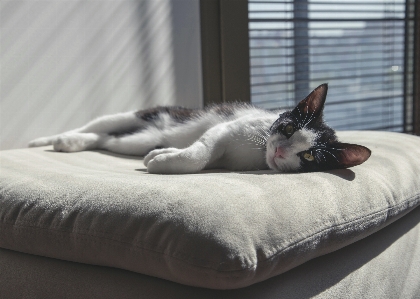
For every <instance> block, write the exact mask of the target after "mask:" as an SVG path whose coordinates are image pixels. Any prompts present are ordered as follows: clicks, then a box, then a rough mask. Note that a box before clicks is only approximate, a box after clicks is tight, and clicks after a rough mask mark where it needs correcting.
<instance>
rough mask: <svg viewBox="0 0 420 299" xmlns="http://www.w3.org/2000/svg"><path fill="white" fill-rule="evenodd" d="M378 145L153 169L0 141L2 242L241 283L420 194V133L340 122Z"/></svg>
mask: <svg viewBox="0 0 420 299" xmlns="http://www.w3.org/2000/svg"><path fill="white" fill-rule="evenodd" d="M339 136H340V138H341V140H342V141H343V142H351V143H359V144H362V145H365V146H367V147H369V148H370V149H371V150H372V156H371V158H370V159H369V160H368V161H367V162H366V163H364V164H362V165H360V166H357V167H354V168H351V169H347V170H336V171H329V172H322V173H307V174H278V173H274V172H271V171H255V172H244V173H237V172H236V173H235V172H226V171H207V172H203V173H199V174H194V175H151V174H148V173H147V172H146V170H145V168H144V166H143V164H142V161H141V159H137V158H133V157H126V156H118V155H113V154H109V153H106V152H80V153H73V154H64V153H57V152H53V151H51V149H50V148H32V149H22V150H12V151H3V152H0V163H1V170H0V247H2V248H5V249H11V250H15V251H20V252H25V253H31V254H36V255H42V256H46V257H53V258H58V259H63V260H68V261H76V262H81V263H88V264H94V265H105V266H111V267H116V268H122V269H126V270H131V271H134V272H138V273H143V274H147V275H151V276H156V277H160V278H164V279H168V280H172V281H175V282H179V283H182V284H187V285H191V286H199V287H206V288H215V289H233V288H240V287H246V286H249V285H251V284H254V283H256V282H260V281H263V280H266V279H268V278H270V277H273V276H275V275H278V274H280V273H283V272H285V271H288V270H290V269H292V268H294V267H296V266H298V265H300V264H302V263H304V262H306V261H308V260H310V259H313V258H315V257H318V256H320V255H324V254H326V253H329V252H332V251H335V250H337V249H339V248H342V247H344V246H346V245H349V244H350V243H353V242H355V241H358V240H360V239H362V238H364V237H366V236H368V235H370V234H372V233H373V232H376V231H378V230H380V229H381V228H383V227H384V226H386V225H387V224H389V223H391V222H393V221H394V220H396V219H398V218H400V217H402V216H403V215H405V214H406V213H407V212H409V211H410V210H412V209H413V208H414V207H415V206H417V205H418V204H419V202H420V182H419V180H418V174H419V173H420V160H419V159H418V154H419V148H420V138H419V137H415V136H410V135H404V134H398V133H390V132H341V133H339Z"/></svg>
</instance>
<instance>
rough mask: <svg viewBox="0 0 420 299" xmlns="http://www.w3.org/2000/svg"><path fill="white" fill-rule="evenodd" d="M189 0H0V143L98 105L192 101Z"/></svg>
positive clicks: (197, 89)
mask: <svg viewBox="0 0 420 299" xmlns="http://www.w3.org/2000/svg"><path fill="white" fill-rule="evenodd" d="M198 5H199V1H197V0H137V1H132V0H130V1H125V0H119V1H118V0H114V1H106V0H102V1H95V0H71V1H70V0H48V1H38V0H26V1H19V0H11V1H5V0H0V149H12V148H19V147H25V146H26V144H27V142H28V141H30V140H31V139H33V138H36V137H40V136H45V135H51V134H56V133H59V132H63V131H66V130H69V129H73V128H75V127H78V126H81V125H83V124H84V123H86V122H87V121H89V120H91V119H92V118H94V117H97V116H100V115H103V114H109V113H116V112H121V111H129V110H137V109H142V108H147V107H151V106H155V105H183V106H187V107H201V106H202V82H201V78H202V77H201V57H200V35H199V34H200V27H199V6H198Z"/></svg>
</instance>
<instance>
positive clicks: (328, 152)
mask: <svg viewBox="0 0 420 299" xmlns="http://www.w3.org/2000/svg"><path fill="white" fill-rule="evenodd" d="M318 150H320V151H323V152H325V153H327V154H330V155H331V156H333V157H334V159H336V160H337V162H340V161H339V160H338V159H337V157H336V156H335V155H334V154H333V153H331V152H330V151H327V150H324V149H318Z"/></svg>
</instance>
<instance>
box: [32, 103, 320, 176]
mask: <svg viewBox="0 0 420 299" xmlns="http://www.w3.org/2000/svg"><path fill="white" fill-rule="evenodd" d="M277 118H278V113H274V112H268V111H264V110H261V109H257V108H252V107H248V106H244V107H241V106H238V108H237V109H236V110H235V112H234V114H233V115H231V116H229V117H226V116H221V115H220V114H218V113H216V112H211V111H210V112H207V113H204V114H202V115H201V116H199V117H197V118H195V119H193V120H191V121H188V122H186V123H183V124H179V123H176V122H175V121H174V120H173V119H172V118H171V117H170V116H169V115H167V114H164V113H162V114H160V117H159V119H157V120H156V121H155V122H154V125H153V126H150V124H149V123H148V122H146V121H144V120H141V119H140V118H138V117H137V116H136V115H135V113H133V112H128V113H120V114H115V115H109V116H103V117H100V118H98V119H96V120H94V121H92V122H90V123H88V124H87V125H85V126H83V127H81V128H79V129H76V130H72V131H69V132H66V133H64V134H59V135H54V136H51V137H43V138H39V139H36V140H33V141H31V142H30V143H29V146H44V145H51V144H52V145H53V146H54V149H55V150H57V151H63V152H76V151H82V150H92V149H105V150H109V151H111V152H115V153H120V154H128V155H140V156H144V155H146V157H145V159H144V163H145V165H146V166H147V169H148V171H149V172H150V173H194V172H198V171H200V170H202V169H205V168H215V167H221V168H227V169H231V170H257V169H267V168H268V167H270V168H272V169H275V170H278V171H290V170H292V171H293V170H297V168H298V167H299V157H298V156H296V153H298V152H300V151H303V150H306V149H308V148H309V147H310V145H311V143H312V142H313V141H312V140H313V139H314V133H313V132H311V131H309V130H305V129H303V130H301V131H297V132H296V133H295V134H294V135H293V136H292V137H291V138H290V139H286V138H285V137H284V136H282V135H279V134H276V135H273V136H271V137H270V138H268V140H267V151H266V150H265V146H264V144H262V143H261V142H259V143H258V142H256V141H255V140H257V139H258V137H256V136H258V135H268V133H267V131H268V128H270V126H271V125H272V123H273V122H274V121H275V120H276V119H277ZM146 125H149V126H148V127H147V128H146V129H144V130H142V131H140V132H138V133H134V134H131V135H124V136H120V137H114V136H112V135H109V134H108V133H113V132H122V131H124V130H129V129H132V128H141V127H145V126H146ZM265 139H266V138H265ZM264 141H265V140H264ZM278 146H282V147H285V148H287V149H288V150H287V157H286V159H282V158H278V157H275V156H274V154H275V151H276V147H278ZM156 147H163V149H156V150H154V148H156Z"/></svg>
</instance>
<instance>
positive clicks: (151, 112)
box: [136, 106, 199, 123]
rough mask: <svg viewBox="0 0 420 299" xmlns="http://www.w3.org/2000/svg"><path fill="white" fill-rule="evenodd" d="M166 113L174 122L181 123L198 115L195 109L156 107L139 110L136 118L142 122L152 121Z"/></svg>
mask: <svg viewBox="0 0 420 299" xmlns="http://www.w3.org/2000/svg"><path fill="white" fill-rule="evenodd" d="M162 113H166V114H168V115H170V116H171V118H172V119H174V120H175V121H176V122H179V123H183V122H186V121H188V120H190V119H192V118H193V117H194V116H196V115H197V114H198V113H199V110H197V109H188V108H183V107H160V106H159V107H156V108H151V109H146V110H139V111H137V112H136V116H137V117H138V118H140V119H142V120H144V121H154V120H156V119H157V118H158V117H159V115H160V114H162Z"/></svg>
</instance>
